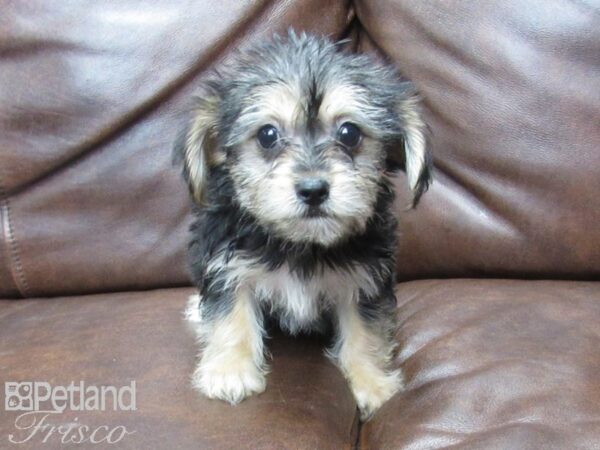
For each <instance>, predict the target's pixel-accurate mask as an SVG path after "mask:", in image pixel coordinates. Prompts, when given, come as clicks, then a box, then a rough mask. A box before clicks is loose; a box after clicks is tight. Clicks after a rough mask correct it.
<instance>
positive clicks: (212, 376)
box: [192, 361, 267, 405]
mask: <svg viewBox="0 0 600 450" xmlns="http://www.w3.org/2000/svg"><path fill="white" fill-rule="evenodd" d="M266 384H267V383H266V379H265V375H264V372H263V371H262V370H260V369H259V368H257V367H256V366H255V365H254V363H253V362H252V361H237V362H234V363H233V364H227V365H225V366H224V367H218V366H215V365H212V364H203V363H202V362H200V365H199V366H198V368H197V369H196V371H195V372H194V375H193V377H192V386H194V388H196V389H198V390H199V391H200V392H202V393H203V394H204V395H206V396H207V397H209V398H214V399H221V400H225V401H226V402H229V403H231V404H232V405H235V404H236V403H239V402H241V401H242V400H243V399H245V398H246V397H248V396H250V395H252V394H260V393H261V392H263V391H264V390H265V387H266Z"/></svg>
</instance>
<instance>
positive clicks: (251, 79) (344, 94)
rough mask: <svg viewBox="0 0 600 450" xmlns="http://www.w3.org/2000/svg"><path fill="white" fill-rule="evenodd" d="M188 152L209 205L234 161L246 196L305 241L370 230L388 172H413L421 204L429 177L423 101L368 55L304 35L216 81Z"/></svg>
mask: <svg viewBox="0 0 600 450" xmlns="http://www.w3.org/2000/svg"><path fill="white" fill-rule="evenodd" d="M207 87H208V89H207V92H206V95H205V96H204V97H202V98H200V99H199V102H198V108H197V110H196V112H195V116H194V118H193V120H192V123H191V126H190V127H189V128H188V129H187V130H186V132H185V133H184V139H183V142H182V146H181V149H180V153H181V155H182V156H183V160H184V163H185V174H186V176H187V178H188V181H189V183H190V186H191V189H192V193H193V194H194V197H195V198H196V200H197V201H198V202H203V201H204V200H207V201H208V202H209V203H210V199H204V194H203V192H204V191H205V187H206V186H205V185H206V184H207V183H210V181H211V180H210V172H211V168H214V167H216V166H218V165H224V166H225V167H226V168H227V172H228V174H229V176H230V177H231V180H232V181H233V186H234V190H235V196H236V200H237V202H238V203H239V205H240V206H241V207H242V208H243V209H244V210H246V211H247V212H248V213H250V214H252V215H253V216H254V217H255V218H256V220H257V221H258V222H259V223H261V224H262V225H263V226H265V227H267V228H268V229H269V230H272V231H273V232H274V233H276V234H277V235H278V236H279V237H281V238H284V239H288V240H291V241H294V242H312V243H318V244H321V245H325V246H328V245H331V244H334V243H336V242H338V241H340V240H342V239H343V238H344V237H347V236H349V235H351V234H355V233H360V232H361V231H362V230H364V228H365V226H366V224H367V222H368V220H369V219H370V218H371V217H372V216H373V214H374V208H375V204H376V201H377V197H378V194H379V192H380V189H382V185H383V184H384V178H385V177H386V176H387V175H388V174H389V173H390V172H391V171H393V170H395V169H398V168H405V170H406V172H407V175H408V179H409V184H410V187H411V188H412V189H413V190H414V192H415V201H416V200H418V197H419V196H420V194H421V193H422V191H423V190H424V189H425V188H426V187H427V183H428V181H429V172H428V164H429V158H428V154H427V153H426V148H425V138H424V135H423V132H424V125H423V123H422V122H421V120H420V118H419V115H418V110H417V101H416V99H415V97H414V95H413V94H412V92H411V90H410V86H409V85H408V84H407V83H401V82H400V81H398V79H397V78H396V76H395V74H394V72H393V71H392V70H391V69H389V68H387V67H384V66H381V65H379V64H377V63H375V62H374V61H373V60H371V59H369V58H367V57H365V56H357V55H350V54H346V53H343V52H341V51H340V49H339V48H337V47H336V46H335V45H334V44H331V43H329V42H328V41H325V40H323V39H318V38H314V37H307V36H304V35H302V36H296V35H295V34H293V33H291V34H290V35H289V36H288V37H287V39H286V40H282V39H278V38H276V39H275V40H274V41H273V42H271V43H269V44H266V45H263V46H261V47H257V48H255V49H253V50H250V51H248V52H246V53H245V54H243V55H240V57H239V58H238V60H237V61H235V62H234V63H233V65H232V66H231V67H230V68H228V70H227V71H226V74H225V75H223V76H221V77H220V78H218V79H215V80H212V81H210V82H209V83H208V84H207Z"/></svg>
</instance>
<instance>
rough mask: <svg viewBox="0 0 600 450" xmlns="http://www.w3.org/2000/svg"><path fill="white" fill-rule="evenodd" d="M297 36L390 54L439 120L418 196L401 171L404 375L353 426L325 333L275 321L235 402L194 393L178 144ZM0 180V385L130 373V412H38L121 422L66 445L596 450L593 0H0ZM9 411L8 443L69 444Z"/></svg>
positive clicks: (2, 435)
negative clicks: (255, 383)
mask: <svg viewBox="0 0 600 450" xmlns="http://www.w3.org/2000/svg"><path fill="white" fill-rule="evenodd" d="M290 26H293V27H294V28H296V29H298V30H307V31H312V32H318V33H323V34H327V35H330V36H332V37H333V38H336V39H337V38H348V39H350V42H351V45H353V46H354V47H355V48H356V51H359V52H375V53H377V54H379V55H383V56H384V57H386V58H388V59H389V60H390V61H391V62H393V63H395V64H396V65H397V66H398V68H399V70H400V71H401V72H402V74H403V75H404V76H406V77H407V78H409V79H411V80H413V81H414V83H415V84H416V86H417V87H418V89H419V90H420V92H421V93H422V96H423V99H424V105H425V114H426V120H427V122H428V123H429V125H430V127H431V131H432V146H433V150H434V155H435V161H434V162H435V180H434V183H433V186H432V187H431V189H430V190H429V192H428V193H427V194H426V195H425V196H424V197H423V199H422V201H421V203H420V205H419V206H418V208H417V209H415V210H407V209H406V205H407V204H408V192H406V189H405V187H404V184H405V183H404V180H402V179H399V180H398V184H397V191H398V201H397V211H398V217H399V219H400V223H399V233H400V236H401V238H400V244H399V248H398V260H399V262H400V266H399V272H398V280H399V284H398V288H397V297H398V309H397V313H398V317H399V321H400V324H401V328H400V331H399V334H398V336H397V337H398V341H399V344H400V351H399V354H398V357H397V361H396V362H397V364H398V365H399V366H401V367H402V369H403V371H404V373H405V376H406V380H407V385H406V389H405V390H404V391H403V392H401V393H399V394H398V395H397V396H395V397H394V398H393V399H392V400H391V401H389V402H388V403H387V404H386V405H385V406H384V407H383V408H382V409H381V410H380V411H379V412H378V414H377V415H376V416H375V417H374V418H373V419H372V420H371V421H370V422H368V423H364V424H362V423H359V421H358V419H357V411H356V407H355V404H354V401H353V399H352V396H351V394H350V391H349V390H348V387H347V385H346V382H345V381H344V379H343V378H342V376H341V375H340V373H339V372H338V370H337V369H336V368H335V367H333V366H332V365H331V363H330V362H329V361H328V360H327V359H326V358H325V357H324V356H323V353H322V349H323V345H324V342H323V341H322V340H321V339H320V338H317V337H302V338H296V339H292V338H289V337H286V336H284V335H281V334H278V333H274V334H273V335H272V336H271V338H270V339H269V341H268V346H269V349H270V351H271V353H272V355H273V359H272V363H271V373H270V375H269V377H268V387H267V390H266V392H264V393H263V394H261V395H259V396H257V397H253V398H250V399H248V400H246V401H244V402H242V403H241V404H240V405H238V406H236V407H231V406H228V405H226V404H224V403H221V402H218V401H212V400H207V399H205V398H202V397H201V396H199V395H197V394H196V393H195V392H193V391H192V390H191V389H190V384H189V376H190V374H191V373H192V370H193V366H194V359H195V356H196V345H195V343H194V342H193V337H192V334H191V333H190V332H189V330H188V329H187V327H186V326H185V324H184V322H183V320H182V311H183V309H184V304H185V302H186V299H187V297H188V296H189V295H190V294H191V293H192V292H193V289H192V288H191V287H190V286H189V284H190V283H189V279H188V276H187V271H186V267H185V261H186V258H185V249H186V240H187V228H188V226H189V222H190V216H189V203H188V195H187V192H186V188H185V186H184V184H183V183H182V182H181V180H180V177H179V174H178V172H177V171H176V170H175V169H173V168H172V167H171V146H172V142H173V141H174V139H175V136H176V134H177V131H178V129H179V127H180V126H181V124H182V121H183V118H184V117H185V110H186V107H187V106H188V105H189V99H190V96H191V95H192V94H193V93H194V91H195V88H196V86H197V85H198V82H199V80H200V79H201V78H202V77H203V76H204V75H205V74H206V72H207V70H209V69H210V68H212V67H214V66H216V65H218V64H219V62H220V61H222V60H223V59H226V58H227V57H228V55H230V54H231V53H232V52H233V51H235V50H236V49H237V48H238V47H243V46H245V45H247V44H248V43H250V42H253V41H257V40H260V39H263V38H264V37H265V36H269V35H271V34H272V33H273V32H275V31H283V30H285V29H287V28H288V27H290ZM0 195H1V204H0V229H1V234H0V298H2V300H0V339H1V341H0V375H1V376H0V381H4V382H10V381H20V382H21V381H44V382H48V383H51V384H53V385H67V384H68V383H70V382H71V381H73V380H75V381H76V382H77V381H78V380H84V381H85V383H86V384H87V385H96V386H101V385H117V386H121V385H126V384H129V383H130V382H131V381H132V380H135V382H136V410H135V411H121V410H119V411H114V410H112V409H109V410H106V411H76V410H72V409H69V408H67V409H66V410H65V411H64V412H62V413H61V414H54V415H51V416H50V417H48V418H47V423H48V424H52V425H53V426H56V427H58V426H59V425H62V426H66V425H67V424H80V425H86V426H88V427H90V428H89V429H92V428H95V427H102V426H106V427H109V428H107V429H112V428H114V427H117V426H123V427H126V428H127V429H128V430H130V431H132V434H128V435H127V436H125V438H123V439H122V440H121V441H119V442H118V443H116V444H113V445H111V444H109V443H108V442H107V441H103V442H101V443H100V444H96V445H93V444H92V443H91V442H84V443H82V444H79V447H80V448H88V447H93V448H131V449H140V448H182V449H187V448H206V449H238V448H260V449H267V448H269V449H271V448H272V449H283V448H289V449H329V448H331V449H341V448H346V449H348V448H361V449H367V448H370V449H437V448H453V449H592V448H596V449H598V448H600V284H599V283H598V278H599V275H600V4H598V2H597V1H595V0H505V1H501V2H496V1H491V0H490V1H488V0H485V1H478V0H462V1H459V0H449V1H443V2H442V1H435V0H379V1H375V0H357V1H354V2H351V1H346V0H344V1H342V0H339V1H338V0H325V1H320V0H285V1H283V0H282V1H267V0H252V1H236V0H220V1H184V0H168V1H167V0H154V1H142V2H133V1H127V0H106V1H102V2H100V1H98V2H82V1H76V0H65V1H53V2H50V1H47V0H31V1H29V0H27V1H25V0H20V1H13V2H3V3H2V4H1V5H0ZM0 388H1V387H0ZM7 395H8V394H5V397H3V398H6V396H7ZM0 407H1V405H0ZM17 417H18V413H17V412H14V411H9V410H7V408H6V407H5V408H3V409H1V410H0V448H13V447H14V448H63V446H64V445H69V446H70V447H71V448H73V447H77V444H73V443H71V444H63V443H61V440H60V434H59V433H58V431H56V430H55V431H56V432H55V433H54V434H52V435H50V436H49V437H48V438H47V440H46V442H43V441H42V439H43V437H44V436H45V434H47V432H48V429H46V433H45V434H42V430H40V431H39V433H38V434H36V435H35V436H32V437H31V439H30V440H28V441H26V442H23V443H21V444H13V443H11V440H10V439H9V438H10V437H11V436H12V442H14V441H15V440H19V439H21V440H23V439H24V438H25V437H26V436H27V434H28V433H31V431H32V429H31V428H29V429H27V426H26V425H27V424H24V423H20V425H21V427H22V428H23V429H18V428H17V425H19V424H18V423H17V424H16V423H15V421H16V419H17ZM29 425H31V424H29ZM104 430H106V429H104ZM63 431H64V430H63Z"/></svg>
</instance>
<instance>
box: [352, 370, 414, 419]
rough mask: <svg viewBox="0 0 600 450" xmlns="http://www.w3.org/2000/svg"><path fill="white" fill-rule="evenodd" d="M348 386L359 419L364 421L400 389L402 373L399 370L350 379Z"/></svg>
mask: <svg viewBox="0 0 600 450" xmlns="http://www.w3.org/2000/svg"><path fill="white" fill-rule="evenodd" d="M350 385H351V388H352V392H353V394H354V398H355V399H356V404H357V405H358V409H359V410H360V418H361V420H362V421H366V420H369V419H370V418H371V417H372V416H373V414H375V412H376V411H377V410H378V409H379V408H380V407H381V405H383V404H384V403H385V402H386V401H388V400H389V399H390V398H392V396H393V395H394V394H395V393H396V392H398V391H399V390H400V389H402V386H403V380H402V373H401V372H400V371H399V370H395V371H393V372H379V373H371V375H370V376H369V377H357V378H355V379H351V380H350Z"/></svg>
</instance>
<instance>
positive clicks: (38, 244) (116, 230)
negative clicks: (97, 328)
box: [0, 0, 351, 296]
mask: <svg viewBox="0 0 600 450" xmlns="http://www.w3.org/2000/svg"><path fill="white" fill-rule="evenodd" d="M350 21H351V14H350V12H349V8H348V4H347V2H345V1H326V2H322V1H318V0H310V1H283V2H270V1H266V0H256V1H252V2H239V1H237V0H226V1H214V2H210V3H209V4H208V3H207V2H204V1H200V2H188V1H171V0H169V1H166V0H161V1H156V2H152V3H151V4H150V3H144V4H143V5H142V4H140V3H138V2H124V1H122V0H111V1H103V2H100V3H94V4H88V3H82V2H67V3H60V4H59V3H56V2H52V3H49V2H47V1H45V0H36V1H28V2H3V3H2V5H1V6H0V149H1V151H0V199H1V200H2V205H1V210H2V216H3V218H4V220H3V222H2V224H1V226H2V227H3V228H2V232H3V233H2V235H3V236H2V239H4V240H5V242H3V244H2V245H1V246H0V251H1V252H2V254H1V255H0V256H1V257H0V264H2V268H0V276H1V277H2V278H0V281H4V279H6V278H7V276H8V275H9V274H12V275H11V279H9V280H8V282H2V283H1V284H0V295H4V296H9V295H14V293H15V287H17V288H18V290H19V291H20V292H21V294H22V295H23V296H35V295H58V294H65V293H81V292H100V291H107V290H119V289H137V288H150V287H156V286H170V285H177V284H187V283H188V277H187V272H186V269H185V247H186V245H185V243H186V241H187V227H188V223H189V220H188V216H187V213H188V194H187V192H186V189H185V186H184V184H183V183H182V182H181V180H180V176H179V174H178V173H177V171H176V170H173V169H172V167H171V147H172V143H173V141H174V140H175V137H176V135H177V132H178V131H179V128H181V127H182V126H183V120H184V117H185V114H184V112H185V110H186V109H187V108H188V107H189V105H190V103H191V102H190V95H191V94H192V93H193V92H194V91H195V90H196V88H197V86H198V82H199V77H200V76H201V75H202V74H203V73H205V71H206V70H207V69H209V68H210V67H211V66H212V65H214V64H215V63H216V62H218V61H219V60H220V59H222V58H224V57H226V55H227V54H230V53H231V52H233V51H235V50H236V49H237V48H238V47H239V46H241V45H248V44H249V43H250V42H252V41H254V40H256V39H260V38H261V37H262V36H265V35H271V34H272V33H273V32H274V31H283V30H285V29H286V28H287V27H289V26H291V25H293V26H295V27H297V28H299V29H305V30H313V31H315V32H320V33H325V34H331V35H333V36H334V37H339V36H342V35H344V34H345V33H346V28H347V27H348V24H349V23H350ZM8 220H10V223H11V224H12V229H11V230H9V229H8ZM9 237H10V245H11V246H12V251H11V252H8V251H7V249H6V247H7V244H6V243H7V242H9V241H8V239H9ZM7 262H8V264H9V266H8V267H7V266H6V264H7Z"/></svg>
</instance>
